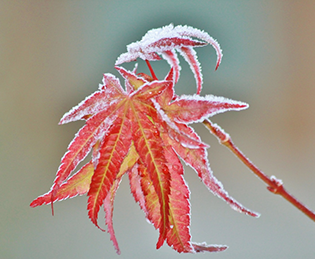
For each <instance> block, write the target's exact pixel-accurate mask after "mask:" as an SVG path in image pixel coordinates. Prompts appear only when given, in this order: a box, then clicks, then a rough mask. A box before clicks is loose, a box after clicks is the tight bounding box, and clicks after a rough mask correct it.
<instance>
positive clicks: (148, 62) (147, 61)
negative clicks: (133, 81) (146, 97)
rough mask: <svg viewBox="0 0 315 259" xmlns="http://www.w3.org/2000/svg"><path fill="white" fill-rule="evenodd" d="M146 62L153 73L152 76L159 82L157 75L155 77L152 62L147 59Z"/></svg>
mask: <svg viewBox="0 0 315 259" xmlns="http://www.w3.org/2000/svg"><path fill="white" fill-rule="evenodd" d="M145 62H146V63H147V65H148V67H149V70H150V72H151V75H152V78H153V80H158V79H157V77H156V75H155V73H154V71H153V68H152V66H151V64H150V61H149V60H147V59H146V60H145Z"/></svg>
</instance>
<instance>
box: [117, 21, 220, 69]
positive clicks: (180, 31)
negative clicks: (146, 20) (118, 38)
mask: <svg viewBox="0 0 315 259" xmlns="http://www.w3.org/2000/svg"><path fill="white" fill-rule="evenodd" d="M191 37H194V38H198V39H201V40H203V41H205V42H206V43H204V42H200V43H201V44H200V45H198V44H196V46H195V47H198V46H199V47H200V46H204V45H207V44H211V45H212V46H213V47H214V49H215V50H216V54H217V65H216V69H217V68H218V66H219V64H220V62H221V59H222V56H223V54H222V50H221V48H220V45H219V43H218V42H217V41H216V40H215V39H213V38H212V37H211V36H210V35H209V34H208V33H206V32H204V31H201V30H199V29H195V28H193V27H190V26H187V25H185V26H181V25H179V26H176V27H174V25H173V24H170V25H167V26H164V27H162V28H157V29H152V30H149V31H148V32H147V33H146V34H145V35H144V36H143V37H142V39H141V40H140V41H137V42H133V43H131V44H129V45H128V46H127V51H128V52H127V53H123V54H121V55H120V56H119V57H118V59H117V60H116V63H115V64H116V65H119V64H122V63H125V62H130V61H134V60H136V59H137V58H138V57H140V58H141V59H144V60H145V59H148V60H158V59H159V57H158V56H156V55H154V53H155V52H156V53H158V54H162V53H163V52H164V51H170V50H173V49H177V50H178V49H180V48H181V47H185V45H184V44H176V43H175V42H172V40H171V39H174V41H175V39H176V38H177V39H178V38H180V39H186V40H191V41H195V42H196V43H198V42H199V41H196V40H193V39H191ZM162 39H165V40H166V39H167V40H170V41H169V42H171V44H166V45H163V46H155V45H154V43H156V42H157V41H159V40H162ZM202 43H204V44H202Z"/></svg>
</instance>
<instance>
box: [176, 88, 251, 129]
mask: <svg viewBox="0 0 315 259" xmlns="http://www.w3.org/2000/svg"><path fill="white" fill-rule="evenodd" d="M180 100H186V101H207V102H209V105H211V103H212V104H213V105H214V104H218V105H220V104H222V105H223V104H229V105H241V106H243V107H232V108H231V107H222V108H220V109H218V110H216V111H213V112H212V113H211V114H205V115H204V116H202V117H201V118H200V119H198V120H194V121H192V122H187V121H185V123H188V124H191V123H198V122H202V121H204V119H206V118H208V117H212V116H214V115H216V114H219V113H223V112H226V111H240V110H244V109H247V108H248V107H249V105H248V104H247V103H244V102H241V101H235V100H232V99H228V98H225V97H222V96H215V95H210V94H209V95H205V96H200V95H198V94H194V95H181V96H180V97H178V98H177V99H176V100H175V101H174V102H176V101H180ZM174 120H176V121H177V122H179V123H183V122H182V121H181V120H178V119H176V117H175V118H174Z"/></svg>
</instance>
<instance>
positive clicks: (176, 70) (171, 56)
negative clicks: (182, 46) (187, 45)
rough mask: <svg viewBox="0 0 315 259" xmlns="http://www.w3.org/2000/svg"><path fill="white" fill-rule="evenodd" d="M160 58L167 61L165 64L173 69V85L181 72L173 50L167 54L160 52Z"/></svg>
mask: <svg viewBox="0 0 315 259" xmlns="http://www.w3.org/2000/svg"><path fill="white" fill-rule="evenodd" d="M162 57H163V58H164V59H165V60H166V61H167V63H168V64H169V65H170V66H171V67H173V68H174V76H173V79H174V83H175V84H176V83H177V82H178V79H179V74H180V71H181V69H182V68H181V66H180V65H179V60H178V57H177V55H176V53H175V51H174V50H170V51H167V52H162Z"/></svg>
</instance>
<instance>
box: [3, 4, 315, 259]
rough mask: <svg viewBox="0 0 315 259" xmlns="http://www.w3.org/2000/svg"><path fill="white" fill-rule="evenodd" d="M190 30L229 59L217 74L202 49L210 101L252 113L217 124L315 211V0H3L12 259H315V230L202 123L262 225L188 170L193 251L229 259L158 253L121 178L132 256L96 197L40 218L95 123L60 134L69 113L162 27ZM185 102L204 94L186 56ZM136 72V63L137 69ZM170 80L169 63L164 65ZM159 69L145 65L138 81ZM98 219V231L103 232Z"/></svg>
mask: <svg viewBox="0 0 315 259" xmlns="http://www.w3.org/2000/svg"><path fill="white" fill-rule="evenodd" d="M170 23H174V25H178V24H183V25H184V24H187V25H190V26H193V27H196V28H199V29H202V30H205V31H207V32H208V33H209V34H210V35H211V36H212V37H214V38H216V39H217V40H218V41H219V43H220V44H221V47H222V49H223V53H224V57H223V60H222V63H221V66H220V68H219V69H218V70H217V71H216V72H214V68H215V61H216V56H215V51H214V50H213V49H212V47H210V46H207V47H206V48H200V49H196V50H197V52H198V55H199V61H200V63H201V65H202V68H203V73H204V88H203V91H202V94H215V95H220V96H225V97H228V98H232V99H236V100H240V101H244V102H247V103H249V104H250V108H249V109H247V110H245V111H242V112H230V113H226V114H221V115H217V116H215V117H214V118H213V121H214V122H216V123H218V124H220V125H221V126H222V127H223V128H224V129H225V131H227V132H228V133H230V135H231V136H232V138H233V140H234V142H235V143H236V144H237V145H238V146H239V148H240V149H241V150H242V151H243V152H244V153H245V154H247V156H248V157H249V158H250V159H251V160H252V161H253V162H254V163H255V164H256V165H257V166H258V167H260V168H261V169H262V170H263V171H264V172H265V173H266V174H268V175H276V176H277V177H278V178H280V179H282V180H283V181H284V183H285V186H286V188H287V189H288V190H289V191H290V192H291V193H293V194H294V195H295V196H296V197H297V198H298V199H300V200H301V201H303V202H305V203H306V204H307V205H308V206H309V207H310V208H313V209H315V188H314V187H315V170H314V166H315V159H314V154H315V145H314V144H315V134H314V132H315V118H314V109H315V101H314V100H315V73H314V72H315V50H314V46H315V31H314V27H315V2H314V1H312V0H309V1H307V0H305V1H293V0H292V1H290V0H289V1H288V0H286V1H284V0H279V1H271V0H270V1H256V0H246V1H245V0H244V1H241V0H240V1H228V0H220V1H210V0H196V1H191V0H181V1H180V0H172V1H170V0H167V1H166V0H160V1H153V0H147V1H143V0H133V1H130V0H115V1H114V0H112V1H111V0H103V1H100V0H99V1H70V0H69V1H65V0H60V1H35V0H34V1H17V0H11V1H5V0H0V68H1V69H0V111H1V112H0V122H1V124H0V125H1V126H0V199H1V206H0V258H8V259H15V258H19V259H20V258H23V259H24V258H45V259H46V258H47V259H50V258H78V259H79V258H218V259H219V258H220V259H223V258H224V259H225V258H233V259H235V258H311V257H312V256H314V254H315V244H314V241H315V223H314V222H312V221H311V220H310V219H308V218H307V217H306V216H304V215H303V214H302V213H301V212H299V211H298V210H297V209H295V208H294V207H293V206H292V205H291V204H289V203H288V202H286V201H285V200H284V199H282V198H281V197H278V196H275V195H273V194H271V193H270V192H268V191H267V190H266V187H265V185H264V183H262V182H261V181H260V180H259V179H258V178H256V177H255V176H254V175H252V173H251V172H250V171H249V170H248V169H247V168H246V167H245V166H244V165H242V164H241V162H239V161H238V159H236V158H235V157H234V155H233V154H232V153H231V152H229V151H228V150H227V149H226V148H225V147H223V146H220V145H219V144H218V142H217V140H216V139H215V138H214V137H213V136H212V135H210V134H209V132H208V131H207V130H206V129H205V128H204V127H203V126H202V125H196V127H195V129H196V130H197V132H198V133H199V134H200V135H201V136H202V139H203V140H204V141H205V142H207V143H209V144H210V145H211V148H210V149H209V160H210V163H211V167H212V169H213V171H214V174H215V175H216V177H217V178H218V179H219V180H220V181H221V182H222V183H223V184H224V186H225V188H226V190H227V191H228V192H229V193H230V194H231V195H232V196H233V197H234V198H235V199H237V200H238V201H240V202H241V203H243V204H244V205H245V206H247V207H249V208H251V209H253V210H255V211H258V212H260V213H261V217H260V218H259V219H255V218H250V217H248V216H246V215H242V214H239V213H237V212H235V211H233V210H231V209H230V208H229V206H228V205H227V204H225V203H224V202H223V201H222V200H220V199H218V198H216V197H214V196H213V195H212V194H211V193H209V192H208V191H207V189H206V188H205V187H204V186H203V185H202V183H201V182H200V180H199V179H198V177H197V175H196V174H195V172H194V171H192V170H191V169H190V168H186V171H185V179H186V181H187V182H188V184H189V186H190V189H191V205H192V223H191V232H192V239H193V241H194V242H202V241H206V242H207V243H208V244H226V245H229V249H228V250H227V251H225V252H223V253H217V254H199V255H190V254H188V255H186V254H177V253H176V252H175V251H173V250H172V249H171V248H170V247H168V246H167V245H164V246H163V247H162V248H161V249H160V250H156V249H155V245H156V241H157V238H158V231H156V230H154V228H153V226H151V225H149V224H148V223H147V222H146V220H145V218H144V214H143V212H142V211H140V209H139V206H138V205H137V204H136V203H135V202H134V201H133V198H132V196H131V194H130V190H129V184H128V179H127V178H126V177H125V178H124V179H123V182H122V185H121V187H120V188H119V190H118V194H117V197H116V201H115V209H114V227H115V231H116V236H117V239H118V242H119V245H120V248H121V251H122V254H121V255H120V257H118V255H116V253H115V250H114V248H113V246H112V243H111V241H110V240H109V235H108V234H107V233H103V232H101V231H99V230H98V229H97V228H96V227H94V226H93V224H92V223H91V222H90V220H89V219H88V217H87V211H86V202H87V198H86V196H82V197H77V198H75V199H70V200H66V201H63V202H59V203H57V204H55V216H54V217H52V216H51V210H50V206H42V207H38V208H34V209H32V208H30V207H29V204H30V202H31V201H32V200H33V199H35V198H36V197H37V196H39V195H41V194H43V193H45V192H47V191H48V190H49V189H50V187H51V185H52V182H53V180H54V177H55V173H56V170H57V168H58V166H59V162H60V158H61V157H62V156H63V154H64V152H65V151H66V148H67V146H68V144H69V142H70V141H71V139H72V138H73V136H74V134H75V132H76V131H77V130H78V129H79V128H80V127H81V126H82V125H83V122H81V121H80V122H75V123H71V124H69V125H64V126H58V125H57V124H58V121H59V119H60V118H61V116H62V115H63V114H64V113H65V112H67V111H68V110H70V109H71V107H72V106H74V105H76V104H77V103H78V102H80V101H81V100H82V99H84V98H85V96H87V95H89V94H90V93H92V92H94V91H95V90H96V89H97V88H98V84H99V83H101V80H102V74H103V73H105V72H106V73H113V74H115V75H116V76H118V73H117V72H116V71H115V69H114V67H113V65H114V63H115V60H116V58H117V57H118V55H120V54H121V53H122V52H125V51H126V45H127V44H129V43H131V42H133V41H136V40H140V39H141V37H142V36H143V35H144V34H145V32H146V31H147V30H149V29H151V28H156V27H160V26H164V25H167V24H170ZM181 61H182V62H181V65H182V73H181V78H180V81H179V83H178V85H177V86H176V87H177V88H176V91H177V93H178V94H183V93H187V94H188V93H193V92H194V91H195V89H196V88H195V82H194V77H193V74H192V73H191V71H190V70H189V67H188V65H187V64H186V63H185V62H183V60H182V59H181ZM133 65H134V64H127V65H125V67H127V68H131V67H132V66H133ZM152 65H153V67H154V68H155V69H156V72H157V75H158V76H159V77H160V78H162V77H163V76H164V74H165V73H166V71H167V69H168V66H167V64H166V62H165V61H161V62H158V63H152ZM140 70H141V71H143V72H147V69H146V67H145V64H144V62H142V61H139V71H140ZM103 216H104V215H103V214H102V213H100V223H102V222H103V220H102V219H103Z"/></svg>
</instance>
